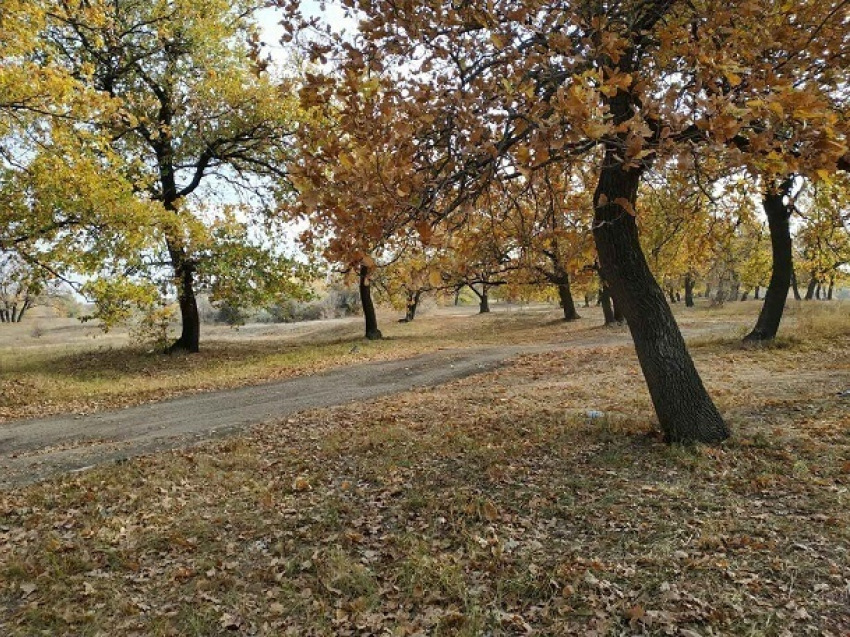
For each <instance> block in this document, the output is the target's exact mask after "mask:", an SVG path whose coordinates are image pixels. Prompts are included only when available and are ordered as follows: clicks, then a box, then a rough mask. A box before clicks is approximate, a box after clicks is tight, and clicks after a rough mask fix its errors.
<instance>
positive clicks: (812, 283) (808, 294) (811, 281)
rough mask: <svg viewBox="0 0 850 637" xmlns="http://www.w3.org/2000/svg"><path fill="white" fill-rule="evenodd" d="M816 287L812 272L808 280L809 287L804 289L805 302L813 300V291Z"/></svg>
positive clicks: (816, 281) (816, 282)
mask: <svg viewBox="0 0 850 637" xmlns="http://www.w3.org/2000/svg"><path fill="white" fill-rule="evenodd" d="M817 286H818V280H817V279H816V278H815V273H814V272H812V278H811V279H809V285H808V287H807V288H806V300H807V301H811V300H812V299H813V298H815V290H816V289H817Z"/></svg>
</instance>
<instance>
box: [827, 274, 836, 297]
mask: <svg viewBox="0 0 850 637" xmlns="http://www.w3.org/2000/svg"><path fill="white" fill-rule="evenodd" d="M834 287H835V277H834V276H831V277H829V287H828V288H827V290H826V300H827V301H831V300H832V290H833V288H834Z"/></svg>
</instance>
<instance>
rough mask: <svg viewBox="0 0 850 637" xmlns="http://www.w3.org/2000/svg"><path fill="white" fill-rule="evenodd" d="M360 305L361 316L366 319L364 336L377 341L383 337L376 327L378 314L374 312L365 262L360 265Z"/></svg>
mask: <svg viewBox="0 0 850 637" xmlns="http://www.w3.org/2000/svg"><path fill="white" fill-rule="evenodd" d="M359 290H360V305H361V306H362V307H363V318H364V319H365V320H366V338H368V339H369V340H370V341H378V340H380V339H382V338H383V337H384V335H383V334H381V330H379V329H378V315H377V314H376V312H375V303H374V302H373V301H372V286H371V284H370V282H369V268H368V267H367V266H366V265H365V264H361V265H360V284H359Z"/></svg>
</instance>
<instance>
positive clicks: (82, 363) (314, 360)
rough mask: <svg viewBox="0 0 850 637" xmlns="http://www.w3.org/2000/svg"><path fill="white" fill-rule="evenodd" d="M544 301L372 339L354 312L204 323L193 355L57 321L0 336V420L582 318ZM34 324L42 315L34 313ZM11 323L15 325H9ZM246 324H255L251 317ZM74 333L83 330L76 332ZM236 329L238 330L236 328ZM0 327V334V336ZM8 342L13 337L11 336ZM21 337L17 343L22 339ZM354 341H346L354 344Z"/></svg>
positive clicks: (550, 327) (532, 330) (119, 403)
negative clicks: (327, 319) (324, 318)
mask: <svg viewBox="0 0 850 637" xmlns="http://www.w3.org/2000/svg"><path fill="white" fill-rule="evenodd" d="M554 316H556V313H555V312H553V311H551V310H548V311H547V310H544V311H540V310H539V309H538V310H537V311H533V312H529V311H526V312H522V311H512V312H510V313H502V312H500V313H498V314H493V315H490V316H480V317H479V316H475V315H460V316H453V315H448V316H447V315H446V314H445V313H442V314H439V315H436V316H432V317H428V316H425V317H421V318H420V319H417V320H416V321H414V322H413V323H410V324H404V325H399V324H396V323H394V322H391V321H386V326H385V327H384V333H385V335H386V336H387V338H386V339H385V340H382V341H366V340H365V339H363V338H362V334H361V329H362V328H361V325H360V322H359V320H357V319H355V320H352V321H350V322H345V323H333V324H331V325H330V326H328V327H324V326H323V325H322V324H321V323H316V324H307V325H306V326H304V327H302V328H301V330H302V331H295V332H293V333H290V332H287V331H279V332H276V331H275V327H274V326H269V327H268V328H267V331H268V332H271V333H272V335H266V334H262V332H261V333H260V334H259V335H258V334H257V333H256V332H257V331H256V329H254V330H252V329H246V330H244V332H242V333H240V332H239V331H236V332H233V331H231V332H223V331H221V330H220V329H219V330H216V331H214V333H213V336H212V337H210V339H208V340H205V341H204V342H203V343H202V351H201V353H200V354H194V355H180V354H175V355H163V354H157V353H151V352H149V351H147V350H145V349H143V348H139V347H134V346H132V345H128V344H126V343H123V342H122V341H121V340H118V339H117V338H116V337H115V336H114V335H108V336H107V338H106V340H105V341H104V342H105V343H107V345H106V346H101V345H100V344H99V343H100V342H101V341H99V340H98V339H97V338H94V334H96V333H95V332H92V328H91V327H90V326H82V325H78V326H73V325H64V324H63V325H62V327H61V329H57V332H58V333H60V334H61V336H62V338H67V339H69V340H71V341H72V343H73V344H72V345H66V344H64V343H63V342H61V341H57V338H58V337H54V338H52V339H51V338H50V337H48V338H46V339H45V341H46V342H49V344H44V343H45V341H42V337H41V336H40V337H39V338H38V339H35V338H34V337H28V336H27V334H28V332H27V331H21V330H20V329H19V330H18V331H19V332H20V333H19V334H18V333H16V334H12V335H9V338H8V340H7V344H6V345H5V346H4V345H2V344H0V392H2V395H3V402H2V403H1V404H0V422H2V420H7V419H11V418H20V417H31V416H38V415H48V414H55V413H90V412H93V411H97V410H101V409H106V408H114V407H123V406H129V405H133V404H140V403H144V402H149V401H152V400H162V399H164V398H168V397H173V396H176V395H180V394H185V393H189V392H195V391H209V390H213V389H224V388H228V387H236V386H241V385H247V384H252V383H258V382H263V381H267V380H275V379H280V378H288V377H292V376H296V375H301V374H310V373H315V372H317V371H321V370H323V369H327V368H330V367H334V366H340V365H350V364H352V363H360V362H368V361H374V360H387V359H393V358H405V357H410V356H414V355H417V354H421V353H426V352H429V351H434V350H435V349H438V348H454V347H474V346H481V345H493V344H498V343H500V342H502V340H503V339H507V340H509V341H510V342H515V343H531V342H540V341H543V342H546V341H550V340H552V339H558V338H563V337H564V336H565V335H568V334H570V333H572V332H573V331H575V330H582V329H589V328H590V327H591V326H590V325H588V324H586V323H585V324H583V325H582V324H580V325H569V324H564V323H562V322H559V321H557V320H556V319H553V317H554ZM40 326H41V330H44V329H45V328H44V326H45V321H44V320H43V319H42V320H41V321H40ZM13 327H15V328H17V327H18V326H13ZM255 327H256V326H255ZM75 332H79V333H85V334H86V335H87V336H86V337H84V338H82V337H79V336H76V337H75V336H74V333H75ZM241 334H244V336H241ZM2 335H3V334H2V333H0V336H2ZM11 343H14V345H12V344H11ZM22 345H23V346H22ZM355 346H356V347H355Z"/></svg>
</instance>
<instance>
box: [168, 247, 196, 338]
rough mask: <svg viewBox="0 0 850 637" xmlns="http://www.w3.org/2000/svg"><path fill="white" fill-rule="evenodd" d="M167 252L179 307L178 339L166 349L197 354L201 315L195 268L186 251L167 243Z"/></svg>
mask: <svg viewBox="0 0 850 637" xmlns="http://www.w3.org/2000/svg"><path fill="white" fill-rule="evenodd" d="M168 243H169V245H168V252H169V255H170V257H171V264H172V267H173V268H174V279H175V285H176V286H177V304H178V306H179V307H180V322H181V326H182V327H181V331H180V337H179V338H178V339H177V340H176V341H174V343H172V344H171V347H169V348H168V351H169V352H189V353H192V354H194V353H197V352H199V351H200V350H201V315H200V312H198V299H197V298H196V297H195V281H194V278H195V267H194V264H192V263H191V262H190V260H189V259H188V257H187V256H186V251H185V250H184V249H183V248H182V247H180V246H175V245H173V244H172V243H171V242H170V241H169V242H168Z"/></svg>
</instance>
